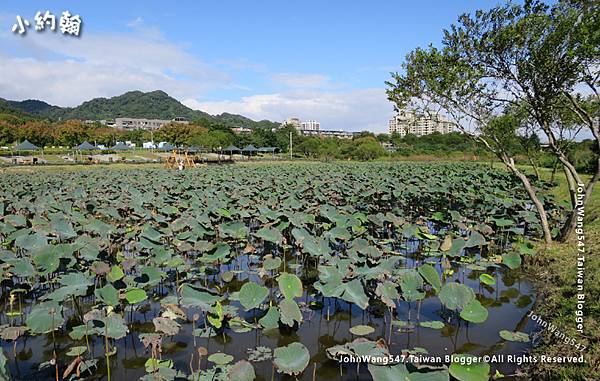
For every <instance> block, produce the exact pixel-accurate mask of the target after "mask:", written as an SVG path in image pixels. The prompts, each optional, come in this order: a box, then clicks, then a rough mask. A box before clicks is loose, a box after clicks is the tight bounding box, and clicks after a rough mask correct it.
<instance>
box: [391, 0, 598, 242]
mask: <svg viewBox="0 0 600 381" xmlns="http://www.w3.org/2000/svg"><path fill="white" fill-rule="evenodd" d="M577 4H579V3H575V2H573V3H571V2H566V1H565V2H559V3H557V4H555V5H554V6H552V7H549V6H547V5H545V4H543V3H540V2H537V1H529V0H528V1H526V2H525V4H523V5H518V4H512V3H508V4H505V5H502V6H497V7H495V8H492V9H491V10H489V11H481V10H479V11H477V12H476V13H475V15H473V16H471V15H468V14H465V15H462V16H460V18H459V22H458V25H452V26H451V27H450V29H449V30H445V31H444V38H443V41H442V47H441V48H440V49H437V48H435V47H432V46H430V47H428V48H426V49H422V48H418V49H416V50H415V51H413V52H411V53H409V55H408V56H407V58H406V62H405V64H404V69H405V72H404V73H402V74H398V73H396V74H394V75H393V78H392V81H390V82H387V84H388V86H389V88H388V91H387V92H388V98H389V99H390V100H392V101H393V102H395V103H396V105H397V107H405V106H407V105H411V106H413V107H415V108H420V109H421V110H423V112H428V110H433V112H443V113H445V114H447V115H448V116H450V117H451V118H452V119H454V121H455V122H456V124H457V126H458V127H459V128H460V129H461V130H462V131H464V132H466V133H469V134H470V136H471V137H473V139H476V140H478V141H479V142H480V143H481V144H483V146H484V147H485V148H486V149H487V150H488V151H490V152H492V153H493V154H494V155H496V156H497V157H498V158H500V159H501V160H502V162H503V163H504V164H505V165H506V166H507V167H508V169H509V170H510V171H511V172H513V173H514V174H515V176H517V177H518V178H519V179H520V180H521V182H522V184H523V186H524V187H525V189H526V191H527V193H528V194H529V197H530V199H531V201H532V202H533V204H534V205H535V207H536V210H537V212H538V215H539V218H540V222H541V225H542V230H543V235H544V239H545V241H546V242H551V241H552V239H553V237H552V234H551V232H550V228H549V224H548V216H547V212H546V210H545V209H544V204H543V203H542V202H541V201H540V197H539V194H538V192H539V190H538V189H536V188H535V187H534V186H533V185H532V183H531V182H530V180H529V178H528V177H527V176H526V175H525V174H524V173H523V172H522V171H520V170H519V169H518V168H517V166H516V164H515V159H514V156H513V152H512V151H511V144H514V142H515V140H514V138H515V136H516V135H521V134H522V133H523V130H522V129H521V128H518V127H520V126H519V125H516V124H515V123H514V120H511V119H510V117H508V118H503V117H502V115H503V114H504V113H505V111H506V110H507V109H508V108H509V107H510V106H513V107H520V108H523V110H524V111H525V112H526V113H527V114H528V116H529V117H530V118H531V120H533V121H534V122H535V126H536V131H535V132H536V133H537V132H539V133H543V134H544V135H545V136H546V137H547V138H548V141H549V144H550V146H551V148H552V150H553V153H554V155H556V157H557V159H558V160H559V161H560V162H561V163H562V165H563V168H564V171H565V174H566V176H567V179H568V182H569V184H570V188H571V194H572V200H574V198H573V196H574V192H575V191H576V188H575V187H574V186H573V185H575V184H583V181H582V179H581V177H580V176H579V175H578V174H577V171H576V169H575V168H574V166H573V165H572V163H571V162H570V161H569V159H568V157H567V156H566V155H565V153H564V152H562V150H561V148H560V145H559V144H558V139H556V136H555V130H554V127H555V121H556V120H557V110H559V107H560V106H559V105H564V102H563V98H564V97H566V98H568V99H569V100H570V101H571V106H570V107H572V108H573V109H574V110H578V108H581V109H583V111H582V110H579V112H580V113H581V118H580V119H581V123H582V124H583V125H584V126H585V127H586V128H589V129H590V131H592V134H593V135H594V137H595V139H596V141H598V135H599V134H598V127H597V123H596V124H595V123H594V120H593V118H591V117H589V118H586V113H585V112H584V111H585V109H584V107H583V106H581V105H582V104H581V102H580V97H579V96H578V95H577V93H576V91H575V89H576V88H577V86H578V85H581V84H582V83H588V82H589V83H590V84H591V86H590V87H591V88H592V90H593V91H595V90H596V87H597V84H598V76H599V74H598V71H599V70H600V69H599V68H600V65H598V64H597V63H598V48H597V46H598V44H596V45H594V43H597V42H598V28H597V26H598V12H597V9H596V7H595V6H589V7H588V6H579V5H577ZM594 62H595V63H596V64H595V66H594V64H593V63H594ZM595 94H597V92H595ZM599 99H600V98H599ZM578 106H579V107H578ZM429 112H431V111H429ZM588 114H589V112H588ZM588 116H591V115H588ZM596 120H597V118H596ZM585 121H587V122H585ZM521 136H522V135H521ZM598 176H599V175H598V174H596V175H595V176H594V178H593V179H592V181H590V182H589V183H588V185H587V191H586V194H588V195H589V193H590V192H591V189H592V188H593V185H594V183H595V182H596V181H597V180H598ZM587 199H588V197H586V198H585V200H587ZM575 206H576V205H575V204H573V210H575V209H576V208H575ZM572 216H574V214H573V213H571V215H570V217H569V219H570V220H572ZM572 226H573V225H572V223H567V224H565V225H564V226H563V232H562V234H561V238H562V239H566V238H567V237H568V236H569V235H570V232H572Z"/></svg>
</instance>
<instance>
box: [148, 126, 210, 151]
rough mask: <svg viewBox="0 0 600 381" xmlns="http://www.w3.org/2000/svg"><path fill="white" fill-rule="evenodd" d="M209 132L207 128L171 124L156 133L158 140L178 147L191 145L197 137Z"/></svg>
mask: <svg viewBox="0 0 600 381" xmlns="http://www.w3.org/2000/svg"><path fill="white" fill-rule="evenodd" d="M206 132H208V129H207V128H204V127H201V126H198V125H196V124H184V123H176V122H171V123H168V124H165V125H164V126H162V127H160V128H159V129H158V130H157V131H156V138H157V140H161V141H165V142H168V143H171V144H174V145H176V146H179V145H189V144H190V142H191V141H192V138H193V137H194V136H195V135H198V134H203V133H206Z"/></svg>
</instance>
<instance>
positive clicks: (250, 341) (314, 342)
mask: <svg viewBox="0 0 600 381" xmlns="http://www.w3.org/2000/svg"><path fill="white" fill-rule="evenodd" d="M412 244H414V242H412ZM411 246H414V245H411V242H408V244H407V245H405V246H404V249H402V250H400V253H401V254H404V255H405V256H404V257H401V260H400V262H399V266H400V267H406V268H414V267H415V266H416V265H418V264H420V263H423V261H426V260H427V257H424V256H422V255H420V254H419V252H418V251H416V252H415V249H414V247H411ZM240 252H241V250H240ZM286 258H287V259H286V268H287V271H288V272H295V273H296V274H297V275H298V276H299V277H300V278H301V279H302V281H303V283H304V284H305V285H310V282H314V281H315V280H316V276H317V273H316V270H315V269H314V267H313V268H311V267H310V266H308V268H307V267H302V266H300V265H299V264H298V258H297V257H295V256H294V255H291V254H288V255H287V256H286ZM259 262H260V261H259V260H258V258H257V256H252V255H250V256H249V255H245V254H243V253H240V255H239V256H238V257H237V258H236V259H235V260H234V261H232V262H231V263H229V264H227V265H221V266H220V267H218V268H215V269H214V272H215V273H217V270H219V271H220V272H221V273H222V272H224V271H228V270H236V271H238V273H237V274H236V276H235V278H234V279H233V280H232V281H231V282H229V283H228V284H226V283H223V282H221V281H219V276H218V275H217V274H215V275H213V276H209V277H206V279H205V282H206V283H203V282H200V283H201V284H202V285H204V284H206V285H208V287H209V288H213V287H217V286H219V285H221V284H222V285H223V287H224V290H226V291H227V292H234V291H238V290H239V288H240V287H241V285H242V284H243V283H245V282H246V281H247V280H250V281H253V282H258V283H259V284H265V285H267V286H268V287H270V288H271V289H272V292H276V291H277V282H275V281H272V280H270V279H267V281H266V282H265V280H264V279H262V280H261V279H260V278H259V275H258V273H257V271H256V270H254V269H255V268H256V265H255V264H258V263H259ZM436 268H437V270H438V272H439V273H440V274H441V273H442V268H441V266H439V265H437V266H436ZM452 270H453V272H454V273H453V274H452V275H450V276H448V275H447V276H446V281H458V282H460V283H463V284H465V285H468V286H469V287H470V288H472V289H473V290H475V292H476V295H477V298H478V300H479V301H480V302H481V303H482V305H483V306H485V307H486V308H488V310H489V316H488V319H487V320H486V321H485V322H484V323H482V324H472V323H468V322H465V321H464V320H463V321H461V320H460V319H457V318H456V315H455V314H453V313H452V311H449V310H448V309H446V308H445V307H444V306H443V305H442V304H441V303H440V300H439V298H437V297H435V295H433V294H432V293H431V292H429V293H428V295H427V297H426V298H424V299H423V300H422V301H421V302H420V303H419V302H410V303H409V302H406V301H402V300H400V301H398V303H397V305H398V308H397V310H396V311H394V316H393V319H394V320H401V321H407V322H410V323H411V326H408V327H403V328H402V329H401V328H400V326H398V325H392V327H391V331H390V315H389V310H388V309H387V308H386V307H385V306H383V305H381V304H379V305H371V306H369V308H368V309H367V310H365V311H363V310H361V309H360V308H359V307H358V306H356V305H354V304H352V303H347V302H345V301H343V300H339V299H336V298H323V297H320V296H318V297H315V296H314V295H315V291H314V289H313V288H312V287H310V286H307V287H306V288H305V290H304V294H303V297H302V298H299V300H300V301H301V302H300V303H299V304H300V305H301V309H302V312H303V316H304V322H303V323H302V324H300V326H299V327H298V330H297V331H293V330H271V331H263V330H260V329H259V330H252V331H250V332H246V333H235V332H233V331H231V330H228V331H226V333H225V335H224V336H223V335H222V334H218V335H215V336H214V337H210V338H206V337H196V338H194V335H193V330H194V328H202V327H204V322H203V321H204V320H203V319H202V318H201V319H199V320H198V321H197V322H192V321H191V320H192V316H188V318H189V320H190V321H188V322H185V323H182V324H181V329H180V331H179V333H178V334H176V335H174V336H172V337H169V338H165V339H164V341H163V351H162V358H163V359H170V360H172V361H173V362H174V368H175V369H180V370H185V371H186V373H188V374H189V373H191V371H190V360H191V355H192V353H194V354H195V353H196V349H195V347H199V346H203V347H205V348H207V349H208V352H209V353H213V352H219V351H220V352H223V353H227V354H230V355H232V356H234V358H235V360H234V361H237V360H241V359H248V350H251V349H253V348H256V347H257V346H264V347H269V348H276V347H281V346H284V345H288V344H290V343H292V342H295V341H300V342H302V343H303V344H304V345H305V346H306V347H307V348H308V350H309V352H310V356H311V360H310V363H309V365H308V367H307V368H306V370H305V372H304V373H303V374H302V375H301V376H298V377H297V379H298V380H312V379H313V372H315V377H316V380H371V379H372V378H371V375H370V373H369V371H368V369H367V366H366V364H362V365H360V366H356V365H355V364H344V365H342V366H341V367H340V364H339V363H338V362H337V361H334V360H331V359H329V358H328V357H327V354H326V349H327V348H330V347H332V346H334V345H339V344H344V343H347V342H351V341H352V340H354V339H356V338H357V337H358V336H354V335H352V334H351V333H350V332H349V328H350V327H353V326H356V325H369V326H372V327H374V328H375V331H374V332H373V333H372V334H370V335H367V336H366V338H368V339H371V340H379V339H381V340H383V341H385V342H386V343H388V345H389V351H390V353H391V354H394V355H395V354H401V353H403V351H405V350H406V349H412V348H415V347H421V348H424V349H426V350H427V352H428V353H429V355H431V356H444V355H449V354H452V353H471V354H475V355H485V354H512V355H515V354H524V353H526V351H527V350H528V349H529V348H530V345H531V344H529V343H517V342H508V341H504V340H502V339H501V338H500V337H499V336H498V331H499V330H502V329H509V330H516V331H521V332H526V333H530V332H531V331H532V329H533V327H534V325H533V324H532V323H531V322H530V320H529V319H528V318H527V317H526V315H527V313H528V312H529V310H530V309H531V308H532V307H533V305H534V303H535V290H534V289H533V287H532V284H531V282H530V281H528V280H527V279H526V278H524V276H523V275H522V274H521V272H520V270H507V269H505V268H502V267H498V268H497V269H495V270H494V273H493V274H494V276H495V278H496V279H497V282H496V284H495V285H493V286H488V285H484V284H482V283H481V282H480V281H479V275H480V274H482V273H483V272H482V271H478V270H472V269H469V268H468V266H467V265H465V264H460V263H454V262H452ZM488 273H490V272H489V271H488ZM169 280H170V281H166V282H163V283H162V284H161V285H160V286H158V287H156V288H155V289H154V290H153V294H154V300H149V301H148V302H146V303H145V304H143V305H142V306H141V307H138V308H137V309H136V310H135V311H129V310H127V313H126V314H125V315H126V320H127V322H128V323H129V324H128V326H129V330H130V331H129V333H128V334H127V336H126V337H125V338H122V339H119V340H115V341H114V345H115V346H116V347H117V352H116V354H115V355H114V356H112V357H111V376H112V380H134V379H138V378H140V377H142V376H144V375H145V374H146V371H145V367H144V364H145V362H146V360H147V359H148V358H149V357H150V353H149V351H148V350H146V349H145V348H144V347H143V345H142V344H141V343H140V340H139V337H138V335H139V334H140V333H150V332H154V325H153V323H152V319H153V318H154V317H156V316H159V314H160V311H161V306H160V299H162V298H163V297H166V296H168V295H174V294H175V282H176V279H175V276H174V275H173V274H171V276H170V279H169ZM3 295H6V292H4V293H3ZM5 299H6V298H5ZM84 300H85V299H84ZM91 301H92V299H91V298H89V299H88V302H91ZM311 301H319V302H321V301H322V302H323V305H322V308H309V304H310V302H311ZM6 303H7V302H6V300H5V306H4V307H5V311H6V310H7V309H8V307H7V304H6ZM230 304H231V305H234V306H236V307H238V308H239V310H238V312H239V314H240V315H241V316H243V317H244V318H245V319H246V320H247V321H248V322H253V321H255V319H258V318H260V317H261V316H262V315H264V313H265V312H266V308H265V309H263V310H260V311H259V310H252V311H247V312H244V310H243V308H242V307H241V305H240V304H239V302H237V301H232V302H230ZM66 307H68V306H66ZM85 307H87V308H91V307H92V305H88V306H85ZM319 307H320V306H319ZM198 312H199V313H200V310H199V309H198ZM65 315H67V316H71V319H68V324H67V327H66V329H65V328H63V329H61V330H59V331H57V332H56V333H55V335H54V343H53V337H52V335H51V334H46V335H39V336H34V337H25V338H22V339H21V340H20V341H19V343H18V344H17V345H16V356H15V352H13V346H12V345H11V344H10V343H6V342H3V349H4V351H5V353H6V355H7V357H8V360H9V363H8V366H9V369H10V371H11V373H12V375H14V376H16V377H17V379H18V380H31V379H36V380H56V374H55V368H54V367H53V366H49V367H47V368H45V369H41V370H40V369H38V366H39V364H42V363H45V362H48V361H50V360H51V359H52V358H53V350H56V353H57V356H58V361H59V363H60V364H61V369H64V368H65V367H66V366H67V365H68V363H69V362H70V361H71V360H72V357H68V356H66V352H67V351H68V349H69V348H70V347H71V346H73V340H71V339H70V338H69V336H68V335H67V332H69V330H70V329H71V328H72V326H76V325H78V324H80V323H79V322H77V321H76V318H75V311H74V310H72V309H71V310H69V309H68V308H66V311H65ZM188 315H191V314H188ZM19 320H20V319H19V318H15V319H14V320H13V324H15V323H16V324H17V325H20V324H21V322H20V321H19ZM433 320H441V321H444V322H446V323H447V324H445V326H444V328H443V329H440V330H437V329H431V328H425V327H421V326H419V325H418V323H417V322H418V321H433ZM8 323H9V321H8V318H7V316H6V315H4V314H3V316H2V324H8ZM390 332H391V335H390ZM194 343H195V344H194ZM89 344H90V348H91V352H92V354H93V355H94V356H95V357H99V358H100V359H101V360H100V361H99V362H98V368H97V370H96V371H95V372H94V374H93V375H91V376H89V377H88V379H97V380H100V379H106V368H105V364H104V363H103V360H102V355H103V351H104V347H103V339H102V338H99V337H94V338H92V337H90V340H89ZM79 345H86V343H85V341H83V340H82V341H80V342H79ZM197 361H198V357H197V356H196V355H195V357H194V358H193V361H192V364H193V365H192V367H193V369H194V370H196V369H197ZM210 366H212V364H210V363H208V362H207V360H206V359H203V360H202V362H201V367H202V368H203V369H206V368H207V367H210ZM253 366H254V368H255V371H256V375H257V378H256V379H257V380H294V379H296V377H292V376H287V375H282V374H279V373H278V372H277V371H276V370H274V368H273V365H272V361H271V360H267V361H260V362H254V363H253ZM340 369H341V370H340ZM495 369H498V370H499V371H500V372H502V373H503V374H505V375H512V374H514V373H515V371H516V370H517V365H516V364H514V363H500V364H492V372H494V371H495ZM61 379H62V378H61ZM506 379H511V377H508V378H506Z"/></svg>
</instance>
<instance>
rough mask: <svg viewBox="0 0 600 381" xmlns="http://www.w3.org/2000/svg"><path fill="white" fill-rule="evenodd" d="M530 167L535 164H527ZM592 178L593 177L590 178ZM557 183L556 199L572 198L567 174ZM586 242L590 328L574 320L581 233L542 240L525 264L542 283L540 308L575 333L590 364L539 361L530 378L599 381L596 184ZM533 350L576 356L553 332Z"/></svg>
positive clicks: (599, 200) (545, 173)
mask: <svg viewBox="0 0 600 381" xmlns="http://www.w3.org/2000/svg"><path fill="white" fill-rule="evenodd" d="M523 169H525V170H526V171H529V170H530V168H526V167H524V168H523ZM541 175H542V178H544V179H545V180H548V179H550V176H551V171H550V170H549V169H541ZM585 180H586V181H587V180H589V176H587V177H586V179H585ZM555 181H556V183H557V185H556V186H555V187H554V188H553V189H552V191H553V196H554V197H555V198H556V200H557V201H561V200H568V199H569V193H568V186H567V182H566V178H565V176H564V174H563V173H561V172H559V173H557V174H556V177H555ZM584 229H585V241H586V252H587V253H586V271H585V293H586V307H585V308H584V314H585V318H584V324H585V330H584V331H585V333H584V334H583V335H582V334H580V333H579V332H578V331H577V329H576V325H575V310H576V283H575V282H576V270H577V262H576V261H577V241H576V238H575V237H573V239H572V240H571V241H569V242H565V243H554V244H552V245H550V246H545V245H539V247H538V254H537V256H536V257H535V258H534V259H533V260H532V261H530V262H528V263H527V266H526V269H527V271H529V272H530V273H531V274H532V279H534V280H535V281H536V283H537V288H538V303H537V305H536V307H535V313H536V314H537V315H539V316H541V317H542V318H543V319H544V320H545V321H548V322H551V323H553V324H554V325H555V326H557V327H558V330H560V331H561V332H563V333H565V334H566V336H567V337H569V338H575V339H576V340H577V341H578V342H580V343H581V344H582V345H585V346H586V347H587V348H586V350H585V351H584V352H583V354H584V357H585V360H586V363H585V364H584V365H583V366H582V365H578V364H575V365H573V364H547V363H544V364H536V365H534V366H532V367H531V368H530V369H529V370H528V371H529V379H531V380H578V381H579V380H581V381H584V380H585V381H589V380H600V323H599V322H598V319H599V318H600V302H599V300H600V258H599V257H598V255H597V253H598V252H599V251H600V188H599V187H596V188H595V190H594V192H593V193H592V197H591V199H590V200H589V201H588V204H587V206H586V219H585V222H584ZM534 354H537V355H542V354H544V355H548V356H575V355H579V354H581V353H580V352H579V350H578V349H577V348H574V347H573V346H570V345H567V344H565V343H564V342H563V341H561V340H559V339H557V338H556V337H555V336H554V335H550V334H548V333H544V334H543V335H542V340H541V344H540V345H539V346H538V347H537V348H535V349H534Z"/></svg>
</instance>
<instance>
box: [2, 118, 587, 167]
mask: <svg viewBox="0 0 600 381" xmlns="http://www.w3.org/2000/svg"><path fill="white" fill-rule="evenodd" d="M290 134H291V136H292V143H293V153H294V157H300V158H307V159H313V160H325V161H326V160H347V159H352V160H376V159H382V158H391V159H403V158H409V157H414V156H418V157H421V158H425V159H427V158H435V159H456V158H461V159H474V160H481V159H488V158H489V157H490V154H489V152H488V151H487V150H486V148H485V147H484V146H483V145H482V144H480V143H479V142H478V141H477V140H474V139H472V137H471V136H469V135H467V134H464V133H461V132H452V133H449V134H440V133H433V134H431V135H425V136H416V135H412V134H408V135H406V136H403V137H402V136H400V135H399V134H396V133H394V134H391V135H389V134H377V135H376V134H373V133H371V132H366V131H365V132H361V133H359V134H356V135H355V137H354V138H353V139H351V140H350V139H338V138H324V137H317V136H303V135H301V134H299V133H298V131H297V130H296V129H295V128H293V127H290V126H283V127H281V128H279V129H276V130H274V131H273V130H272V128H270V127H255V128H253V129H252V132H250V133H242V134H235V133H233V131H232V130H231V128H229V127H228V126H226V125H223V124H220V123H215V122H213V121H211V120H208V119H204V120H203V119H199V120H196V121H194V122H192V123H190V124H187V125H186V124H178V123H169V124H167V125H165V126H163V127H161V128H159V129H157V130H155V131H153V132H150V131H147V130H119V129H116V128H113V127H106V126H103V125H101V124H99V123H95V124H86V123H83V122H81V121H78V120H68V121H64V122H56V123H53V122H50V121H49V120H45V119H39V118H32V117H30V116H28V115H26V114H19V113H13V114H11V113H8V112H7V111H6V110H0V146H10V145H12V144H15V143H18V142H21V141H23V140H25V139H27V140H29V141H30V142H32V143H33V144H36V145H38V146H63V147H69V148H70V147H74V146H77V145H79V144H81V143H82V142H84V141H88V142H91V143H92V144H102V145H104V146H106V147H110V146H112V145H114V144H115V143H116V142H117V141H131V142H132V143H135V144H136V145H137V146H138V147H141V145H142V143H143V142H148V141H151V140H152V139H153V140H154V142H155V143H157V142H161V141H165V142H169V143H171V144H175V145H177V146H196V147H202V148H205V149H208V150H213V151H216V150H218V149H219V147H220V148H225V147H227V146H229V145H235V146H237V147H239V148H244V147H245V146H246V145H249V144H252V145H254V146H255V147H276V148H277V149H278V152H281V153H289V145H290ZM511 144H512V146H511V148H510V149H511V152H514V153H515V156H516V157H517V161H518V162H521V163H523V164H532V165H533V166H534V168H536V169H537V167H548V168H554V169H555V170H556V169H557V168H558V163H557V161H556V160H555V158H554V156H553V155H552V154H551V153H550V152H547V151H545V150H544V149H543V148H542V144H541V142H540V139H539V137H538V136H537V135H532V136H528V137H519V138H518V139H514V140H513V141H512V143H511ZM384 145H386V146H387V147H389V148H390V150H386V147H384ZM593 149H594V145H593V144H592V142H591V141H589V140H587V141H584V142H580V143H577V142H570V143H569V144H566V143H565V150H566V152H567V155H568V156H569V158H570V159H571V160H572V161H573V162H574V163H575V165H576V167H577V168H578V170H580V171H582V172H585V173H592V172H593V170H594V169H595V157H596V156H595V153H594V152H593Z"/></svg>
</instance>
